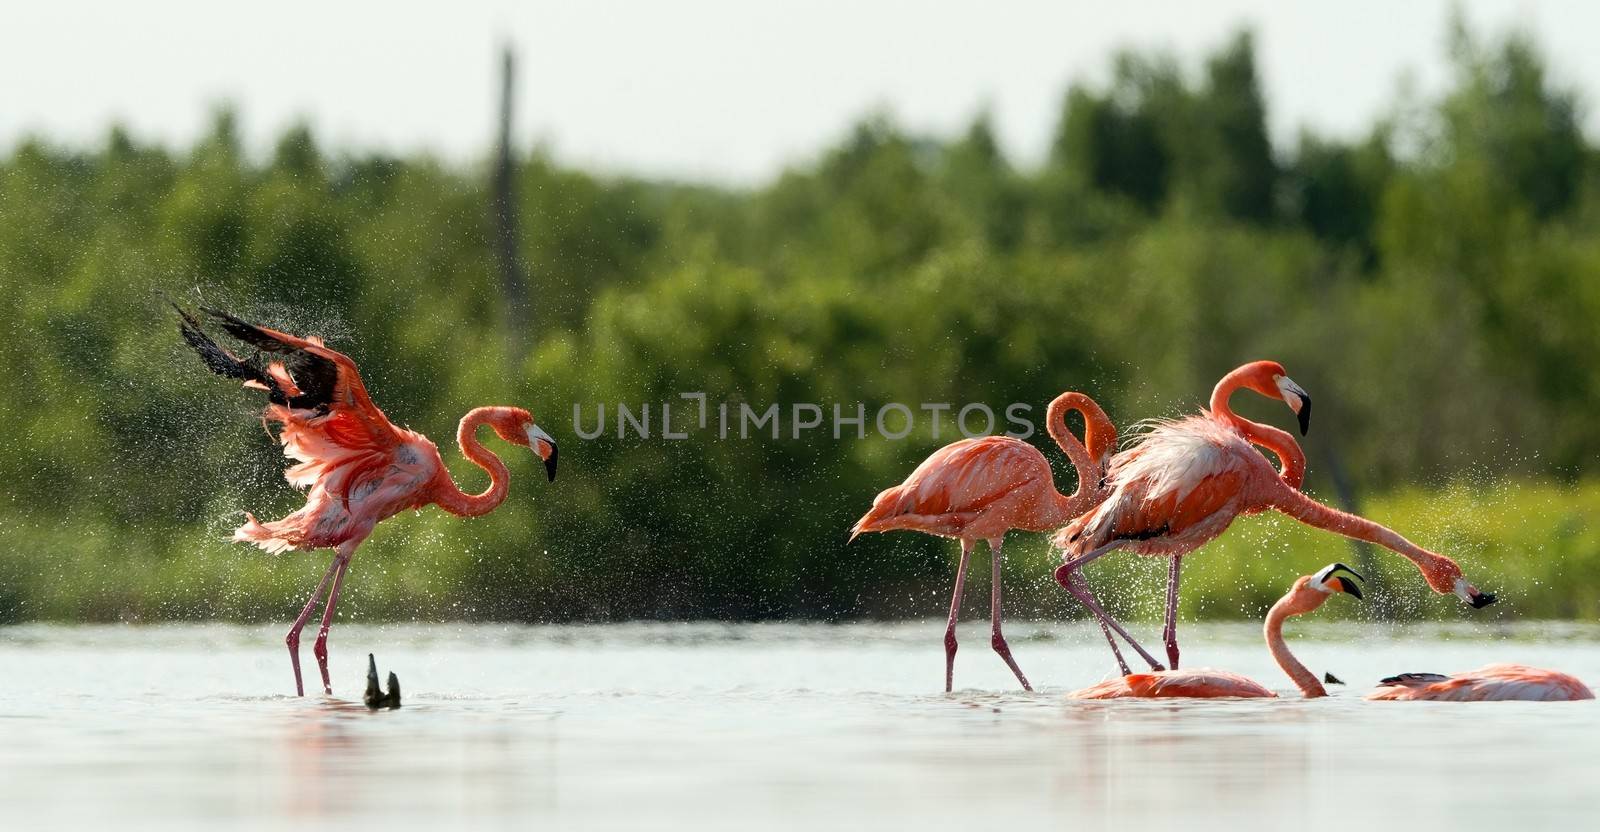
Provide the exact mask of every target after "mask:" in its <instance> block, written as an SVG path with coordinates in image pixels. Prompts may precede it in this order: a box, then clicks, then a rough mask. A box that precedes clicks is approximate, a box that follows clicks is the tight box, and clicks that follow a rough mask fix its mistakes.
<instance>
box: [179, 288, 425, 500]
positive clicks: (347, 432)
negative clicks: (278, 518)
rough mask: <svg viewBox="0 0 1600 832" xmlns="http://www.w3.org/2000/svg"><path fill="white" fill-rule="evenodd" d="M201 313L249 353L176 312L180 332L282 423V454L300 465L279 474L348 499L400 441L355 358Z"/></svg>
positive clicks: (219, 371) (312, 342) (314, 340)
mask: <svg viewBox="0 0 1600 832" xmlns="http://www.w3.org/2000/svg"><path fill="white" fill-rule="evenodd" d="M205 312H206V314H208V315H210V316H211V317H213V318H216V319H217V320H218V321H219V322H220V323H221V326H222V328H223V329H224V330H225V331H226V332H227V333H228V334H229V335H231V336H233V337H234V338H236V339H238V340H239V341H240V342H242V343H244V344H247V345H249V346H251V347H253V348H255V350H256V351H257V353H256V355H253V356H251V357H249V358H241V357H239V356H238V355H236V354H234V353H233V352H231V351H229V350H227V349H225V348H223V347H222V346H221V345H219V344H218V343H217V342H216V341H214V340H212V338H211V336H209V335H207V334H206V332H205V330H204V329H203V328H202V327H201V325H200V322H199V321H198V320H197V319H196V318H195V317H194V316H193V315H191V314H189V313H188V312H185V311H184V310H182V309H178V314H179V315H181V316H182V320H181V321H180V323H179V325H178V328H179V331H180V332H181V333H182V334H183V338H184V340H185V341H187V342H189V345H190V346H192V347H194V349H195V351H196V352H198V353H199V354H200V358H201V360H202V361H204V362H205V364H206V366H207V367H208V368H210V369H211V371H212V372H215V373H217V374H218V375H221V376H225V377H228V378H236V379H241V380H243V382H244V385H245V386H246V387H251V388H255V389H259V390H265V391H266V392H267V397H268V399H269V400H270V401H271V404H269V405H268V406H267V412H266V416H267V417H268V418H270V419H273V420H275V421H278V422H281V423H282V424H283V433H282V435H281V436H280V437H279V438H280V440H281V441H282V442H283V446H284V453H286V454H288V455H289V456H291V457H293V458H294V459H297V460H299V461H300V463H301V464H300V465H296V466H295V467H293V468H291V469H289V470H288V471H286V472H285V474H284V475H285V476H286V477H287V478H288V480H289V482H291V483H293V484H295V485H302V486H312V485H319V484H320V485H322V486H324V487H326V488H328V489H329V490H330V491H332V492H334V493H337V494H340V495H341V496H342V497H344V498H345V499H348V495H349V491H350V489H352V488H353V487H354V486H356V485H358V484H359V483H360V482H361V481H362V480H365V479H367V478H369V477H370V476H372V475H374V474H375V473H378V472H381V470H382V468H383V466H384V465H385V464H386V462H387V458H388V454H389V453H390V452H391V451H393V450H395V449H396V448H398V447H399V446H400V444H401V443H402V442H403V441H404V438H403V437H402V436H401V434H400V431H399V430H398V429H397V428H395V426H394V425H393V424H391V423H390V422H389V419H388V418H387V417H386V416H384V415H383V411H381V410H379V409H378V408H377V406H376V405H374V404H373V403H372V399H371V398H369V397H368V396H367V389H366V386H365V385H363V384H362V383H361V374H360V373H359V372H358V371H357V370H356V364H355V362H354V361H351V360H350V358H349V357H348V356H346V355H344V354H343V353H340V352H338V351H336V350H331V349H329V348H328V347H327V346H325V345H324V344H323V343H322V341H321V340H320V339H317V338H300V337H297V336H294V335H290V334H288V333H284V332H279V331H277V330H275V329H268V328H266V327H263V326H257V325H255V324H252V323H249V322H246V321H244V320H241V319H239V318H237V317H234V316H233V315H230V314H228V313H226V312H222V311H219V310H215V309H206V310H205Z"/></svg>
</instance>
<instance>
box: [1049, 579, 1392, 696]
mask: <svg viewBox="0 0 1600 832" xmlns="http://www.w3.org/2000/svg"><path fill="white" fill-rule="evenodd" d="M1340 573H1343V574H1340ZM1360 577H1361V576H1360V575H1357V574H1356V572H1355V570H1353V569H1351V568H1350V567H1348V566H1345V565H1344V564H1342V563H1334V564H1330V565H1328V566H1326V567H1323V568H1322V569H1321V570H1319V571H1318V572H1317V573H1316V574H1314V575H1306V576H1305V577H1303V578H1298V579H1296V580H1295V582H1294V585H1293V586H1291V587H1290V588H1289V592H1288V593H1287V594H1285V595H1284V596H1283V597H1282V598H1280V599H1278V603H1276V604H1273V605H1272V609H1271V611H1269V612H1268V613H1267V622H1266V624H1265V625H1264V626H1263V627H1262V633H1263V635H1265V636H1266V639H1267V649H1268V650H1271V651H1272V658H1273V660H1274V661H1276V662H1277V663H1278V667H1280V668H1282V669H1283V672H1284V673H1286V674H1288V676H1289V678H1290V679H1292V680H1294V684H1295V687H1297V688H1299V689H1300V693H1302V694H1304V695H1305V698H1307V699H1315V698H1317V697H1321V696H1327V695H1328V690H1327V688H1324V687H1323V686H1322V682H1321V681H1319V680H1318V679H1317V675H1316V674H1315V673H1312V672H1311V671H1309V670H1307V669H1306V666H1305V665H1303V664H1301V663H1300V660H1299V659H1296V658H1295V657H1294V654H1293V653H1290V652H1289V645H1288V644H1287V643H1286V642H1284V640H1283V624H1284V622H1285V621H1287V620H1289V619H1290V618H1293V617H1295V616H1299V615H1305V614H1306V613H1309V612H1313V611H1315V610H1316V609H1318V608H1319V607H1321V606H1322V605H1323V603H1324V602H1326V601H1327V600H1328V599H1329V598H1331V597H1333V593H1335V592H1343V593H1348V594H1350V595H1354V596H1355V597H1357V598H1360V597H1361V585H1360V584H1359V583H1357V582H1356V581H1355V580H1354V579H1355V578H1360ZM1276 696H1277V694H1276V693H1273V692H1272V691H1270V690H1267V689H1266V688H1265V687H1263V686H1262V685H1260V684H1259V683H1257V682H1256V681H1254V680H1252V679H1250V678H1248V677H1245V676H1241V675H1239V674H1237V673H1233V672H1231V671H1227V670H1210V669H1199V670H1176V669H1174V670H1158V671H1153V672H1150V673H1130V674H1127V675H1124V676H1122V677H1121V678H1118V679H1109V680H1107V681H1104V682H1101V683H1100V684H1098V685H1091V686H1089V687H1086V688H1084V689H1083V690H1077V691H1073V692H1072V693H1069V694H1067V698H1068V699H1164V698H1178V697H1187V698H1222V697H1235V698H1243V699H1252V698H1266V697H1276Z"/></svg>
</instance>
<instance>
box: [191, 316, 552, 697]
mask: <svg viewBox="0 0 1600 832" xmlns="http://www.w3.org/2000/svg"><path fill="white" fill-rule="evenodd" d="M205 312H206V313H207V314H209V315H211V316H212V317H214V318H216V319H217V320H219V321H220V322H221V325H222V328H223V329H224V330H226V331H227V333H228V334H229V335H231V336H233V337H234V338H237V339H238V340H239V341H241V342H243V343H245V344H248V345H249V346H251V347H253V348H254V349H255V350H257V355H255V356H252V357H251V358H249V359H244V358H240V357H239V356H237V355H234V354H233V353H232V352H229V351H228V350H226V349H223V348H222V347H221V346H219V345H218V344H217V342H216V341H213V340H212V339H211V337H210V336H208V335H207V334H206V333H205V331H204V330H203V329H202V328H201V326H200V322H199V321H197V320H196V319H195V318H194V316H193V315H190V314H189V313H188V312H185V311H184V310H182V309H178V314H179V315H180V316H181V317H182V320H181V321H180V322H179V325H178V329H179V331H180V332H181V333H182V334H183V338H184V340H185V341H188V342H189V345H190V346H191V347H193V348H194V349H195V351H196V352H197V353H199V354H200V358H201V360H202V361H203V362H205V365H206V367H207V368H209V369H210V370H211V371H212V372H214V373H217V374H218V375H221V376H225V377H227V378H234V379H240V380H241V381H243V382H244V386H246V387H250V388H254V389H257V390H262V391H265V392H266V393H267V399H268V404H267V407H266V411H265V412H264V413H263V415H262V419H263V421H265V420H271V421H274V422H277V423H279V424H281V425H282V426H283V430H282V431H281V432H280V433H279V435H278V439H279V441H280V442H282V443H283V452H284V455H285V456H289V457H292V458H294V459H296V460H298V461H299V463H300V464H299V465H296V466H294V467H292V468H290V469H289V470H288V471H285V472H284V476H285V478H287V479H288V480H289V483H290V484H291V485H296V486H300V487H302V488H307V489H309V490H310V493H309V494H308V495H307V497H306V504H305V506H304V507H303V508H301V509H300V510H299V511H296V512H294V513H293V514H291V515H289V516H288V517H285V518H283V519H282V520H275V521H272V522H268V523H262V522H258V521H257V520H256V518H255V517H254V516H253V515H250V514H248V513H246V515H245V517H246V522H245V524H244V525H243V526H240V527H239V529H238V530H237V531H235V532H234V534H233V539H234V540H235V541H239V542H248V543H254V544H256V545H257V546H260V547H261V548H263V549H265V550H267V551H268V552H273V553H278V552H283V551H287V550H289V549H301V550H309V549H333V550H334V552H335V554H334V558H333V562H332V563H331V564H330V565H329V566H328V571H327V572H325V573H323V575H322V580H321V581H320V582H319V583H318V584H317V588H316V591H315V592H313V593H312V594H311V600H309V601H307V602H306V606H305V608H304V609H302V610H301V611H300V616H299V617H298V618H296V619H295V622H294V626H293V627H291V628H290V629H289V634H288V635H287V636H285V638H284V642H285V643H286V644H288V646H289V658H290V661H291V662H292V663H293V665H294V690H295V694H296V695H297V696H303V695H305V689H304V686H303V685H302V683H301V679H300V631H301V630H302V629H303V628H304V627H305V624H306V621H307V619H309V618H310V617H311V613H312V611H313V610H314V609H315V608H316V605H317V600H318V599H319V598H320V597H321V596H322V591H323V589H324V588H326V587H327V585H328V580H329V579H330V578H332V580H333V587H332V589H331V590H329V592H328V600H327V604H326V606H325V608H324V610H323V613H322V627H321V629H319V630H318V631H317V642H316V646H315V648H314V650H313V652H314V653H315V654H316V657H317V666H318V668H319V669H320V670H321V671H322V689H323V692H324V693H327V694H332V693H333V687H332V685H331V684H330V682H329V680H328V628H329V627H330V626H331V625H332V623H333V611H334V608H335V607H336V606H337V605H338V603H339V590H340V587H341V586H342V585H343V583H344V574H345V570H346V569H347V568H349V566H350V558H351V556H352V555H354V554H355V551H356V547H357V546H359V545H361V542H362V541H363V540H365V539H366V538H367V535H369V534H371V533H372V529H373V527H374V526H376V525H377V524H378V523H379V522H380V521H382V520H385V519H387V518H389V517H392V516H394V515H395V514H396V513H398V512H401V511H404V510H406V509H416V508H421V507H423V506H425V505H428V504H429V503H433V504H435V505H438V506H439V507H440V508H442V509H444V510H445V511H448V512H450V513H451V514H455V515H457V516H460V517H477V516H480V515H484V514H487V513H489V512H491V511H493V510H494V509H495V508H496V507H497V506H499V505H500V503H501V502H503V501H504V500H505V498H506V494H507V493H508V490H509V484H510V475H509V472H508V471H507V470H506V466H505V463H503V462H501V461H500V459H499V457H496V456H495V455H494V454H493V453H491V452H490V451H489V450H488V449H486V448H485V447H484V446H483V445H482V444H480V443H479V442H478V438H477V432H478V428H479V427H480V426H482V425H488V426H489V427H490V428H492V429H493V430H494V432H495V434H496V435H498V436H499V437H500V438H501V439H504V440H505V441H507V442H510V443H512V444H513V445H521V446H523V447H531V448H533V450H534V452H535V453H537V454H538V455H539V456H540V458H542V459H543V460H544V466H545V473H546V475H547V476H548V477H549V478H550V479H551V480H554V479H555V477H556V443H555V440H554V439H552V438H550V435H549V434H547V433H545V432H544V431H543V430H541V429H540V428H539V427H538V426H537V425H535V424H534V422H533V416H532V415H530V414H529V413H528V411H526V410H523V409H521V408H517V407H480V408H476V409H474V410H472V411H471V412H469V413H468V414H467V415H466V416H465V417H463V418H462V419H461V425H460V428H459V429H458V430H457V431H456V441H457V442H459V443H460V445H461V452H462V453H463V454H464V455H466V457H467V459H469V460H471V461H472V462H473V463H474V464H476V465H477V466H478V467H480V468H482V469H483V470H484V471H486V472H488V474H489V487H488V489H486V490H485V491H483V492H482V493H480V494H467V493H465V492H463V491H462V490H461V489H459V488H457V487H456V485H455V483H454V482H453V481H452V480H451V479H450V473H449V471H447V470H446V469H445V467H444V461H443V460H442V459H440V457H439V449H438V447H437V446H435V445H434V444H433V442H431V441H429V440H428V437H426V436H423V435H422V434H420V433H417V432H415V431H411V430H407V429H405V428H402V427H399V426H397V425H395V424H393V423H391V422H390V421H389V420H388V418H387V417H385V416H384V415H383V411H381V410H379V409H378V408H377V406H376V405H374V404H373V403H372V400H371V399H370V398H368V397H367V390H366V387H365V386H364V385H363V384H362V383H361V376H360V374H359V373H358V372H357V370H356V365H355V362H353V361H351V360H350V359H349V358H348V357H346V356H345V355H343V354H342V353H338V352H335V351H333V350H331V349H328V348H327V347H326V346H324V345H323V343H322V340H321V339H319V338H297V337H295V336H293V335H288V334H285V333H282V332H278V331H276V330H271V329H267V328H265V327H260V326H255V325H254V324H249V323H246V322H244V321H242V320H240V319H238V318H236V317H234V316H232V315H229V314H227V313H226V312H219V311H216V310H213V309H206V310H205ZM261 353H269V354H271V355H272V356H273V358H272V360H270V361H263V359H262V358H261V356H260V354H261ZM263 365H264V366H263ZM396 697H398V693H396Z"/></svg>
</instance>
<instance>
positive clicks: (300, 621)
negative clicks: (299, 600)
mask: <svg viewBox="0 0 1600 832" xmlns="http://www.w3.org/2000/svg"><path fill="white" fill-rule="evenodd" d="M338 565H339V557H338V556H337V555H335V556H334V558H333V562H332V563H330V564H328V571H326V572H324V573H322V580H321V581H319V582H317V589H316V591H315V592H312V593H311V600H309V601H307V602H306V606H305V609H302V610H301V611H300V617H299V618H296V619H295V620H294V624H293V625H291V626H290V627H289V634H288V635H286V636H284V637H283V643H284V644H287V645H289V663H290V664H292V665H294V695H295V696H305V695H306V690H305V686H304V685H303V684H302V683H301V681H300V631H301V630H303V629H305V626H306V621H308V620H310V618H311V611H312V610H314V609H316V608H317V601H318V599H320V598H321V597H322V590H323V588H324V587H326V586H327V585H328V579H329V578H331V577H333V572H334V569H335V568H336V567H338Z"/></svg>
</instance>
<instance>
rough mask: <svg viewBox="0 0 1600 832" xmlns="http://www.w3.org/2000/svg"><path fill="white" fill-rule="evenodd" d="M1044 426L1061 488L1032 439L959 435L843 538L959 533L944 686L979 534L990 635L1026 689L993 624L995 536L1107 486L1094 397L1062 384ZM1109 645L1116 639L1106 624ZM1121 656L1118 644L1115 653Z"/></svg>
mask: <svg viewBox="0 0 1600 832" xmlns="http://www.w3.org/2000/svg"><path fill="white" fill-rule="evenodd" d="M1068 410H1076V411H1077V412H1078V413H1079V414H1080V415H1081V416H1082V417H1083V421H1084V431H1083V435H1084V439H1083V441H1082V442H1079V441H1078V438H1077V437H1076V436H1074V435H1073V434H1072V432H1071V431H1070V430H1068V429H1067V421H1066V413H1067V411H1068ZM1045 427H1046V429H1047V430H1048V431H1049V432H1050V436H1051V437H1052V438H1054V439H1055V441H1056V444H1057V445H1059V446H1061V450H1062V452H1063V453H1065V454H1066V455H1067V458H1068V459H1070V460H1071V461H1072V463H1073V465H1074V467H1076V468H1077V471H1078V487H1077V490H1076V491H1074V492H1073V494H1072V496H1070V497H1068V496H1066V495H1064V494H1062V493H1060V492H1059V491H1057V490H1056V487H1055V481H1054V478H1053V477H1052V476H1051V474H1050V463H1049V462H1048V461H1046V460H1045V458H1044V454H1042V453H1040V452H1039V449H1038V448H1035V447H1034V446H1032V445H1030V444H1028V443H1027V442H1023V441H1022V440H1020V439H1015V438H1012V437H1009V436H985V437H980V438H977V439H963V440H960V441H959V442H952V443H950V444H949V445H946V446H944V447H943V448H940V449H939V450H937V451H935V452H934V453H933V455H932V456H930V457H928V458H927V460H926V461H924V462H923V463H922V464H921V465H919V466H917V468H916V470H915V471H912V472H911V476H909V477H907V478H906V480H905V482H903V483H901V484H900V485H897V486H895V487H893V488H890V489H887V490H885V491H883V492H882V493H880V494H879V495H878V496H877V497H876V498H875V499H874V500H873V501H872V509H871V510H870V511H868V512H867V513H866V515H865V516H863V517H862V518H861V519H860V520H857V521H856V524H855V525H854V526H852V527H851V529H850V539H851V540H855V538H856V536H857V535H859V534H861V533H862V532H886V531H892V530H895V529H911V530H914V531H920V532H927V533H928V534H935V535H939V536H941V537H954V538H957V539H959V540H960V541H961V564H960V565H959V566H957V567H956V588H955V594H954V596H953V597H952V598H951V599H950V617H949V621H948V623H947V624H946V626H945V631H944V650H945V666H944V689H945V691H946V692H949V691H950V689H951V685H952V681H953V677H954V670H955V657H956V616H957V615H958V614H959V613H960V611H961V592H962V589H963V587H964V585H965V582H966V574H967V563H968V561H969V560H970V559H971V557H972V550H973V549H974V548H976V547H977V541H978V540H980V539H982V540H986V541H988V544H989V554H990V561H991V567H992V570H993V573H994V577H993V583H992V584H991V589H990V596H991V598H990V606H991V615H992V621H993V624H992V627H993V632H992V634H991V636H990V639H989V643H990V645H991V646H992V647H993V648H994V651H995V652H996V653H999V654H1000V658H1001V659H1003V660H1005V663H1006V666H1008V667H1010V668H1011V672H1012V673H1015V674H1016V676H1017V681H1019V682H1021V683H1022V687H1023V689H1024V690H1032V689H1033V688H1032V687H1031V686H1030V685H1029V684H1028V679H1027V677H1026V676H1024V675H1022V669H1021V668H1019V667H1018V666H1017V662H1016V660H1015V659H1013V658H1012V657H1011V648H1010V647H1009V646H1008V645H1007V644H1006V640H1005V636H1004V635H1002V634H1001V630H1000V567H1001V564H1002V562H1003V561H1002V555H1001V553H1000V547H1001V544H1002V543H1003V541H1004V538H1005V534H1006V532H1008V531H1010V530H1012V529H1025V530H1027V531H1049V530H1051V529H1054V528H1056V527H1058V526H1060V525H1061V524H1063V523H1065V522H1067V521H1068V520H1071V519H1072V518H1074V517H1076V516H1078V515H1079V514H1081V513H1083V512H1084V511H1087V510H1088V509H1089V508H1091V507H1092V506H1094V505H1095V504H1096V503H1098V502H1099V501H1100V500H1101V499H1102V498H1103V496H1104V491H1102V489H1101V487H1100V481H1101V473H1102V472H1103V471H1104V465H1105V460H1106V458H1107V457H1108V456H1109V455H1110V453H1111V449H1112V448H1114V447H1116V443H1117V431H1116V428H1115V427H1114V426H1113V425H1112V424H1111V420H1110V419H1108V418H1106V414H1105V411H1103V410H1101V409H1100V406H1099V405H1098V404H1095V402H1094V400H1093V399H1091V398H1089V397H1088V396H1085V395H1084V394H1082V393H1070V392H1069V393H1062V394H1061V395H1060V396H1057V397H1056V398H1055V400H1054V401H1052V402H1050V406H1049V408H1048V409H1047V410H1046V411H1045ZM1106 639H1107V641H1109V642H1110V643H1111V648H1112V650H1113V651H1116V650H1117V646H1116V641H1115V640H1113V639H1112V638H1111V633H1110V631H1109V630H1108V631H1106ZM1117 655H1118V661H1121V654H1120V653H1118V654H1117Z"/></svg>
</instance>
